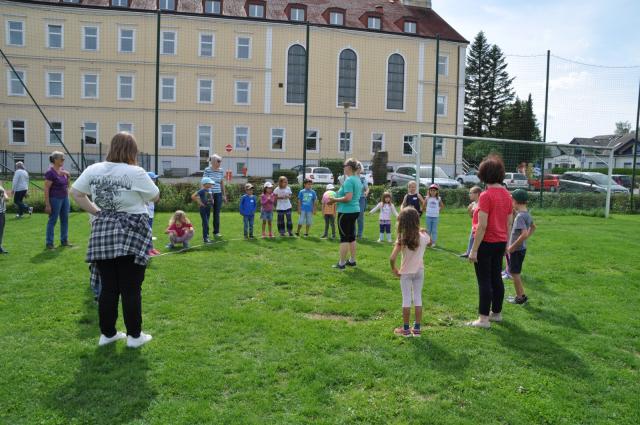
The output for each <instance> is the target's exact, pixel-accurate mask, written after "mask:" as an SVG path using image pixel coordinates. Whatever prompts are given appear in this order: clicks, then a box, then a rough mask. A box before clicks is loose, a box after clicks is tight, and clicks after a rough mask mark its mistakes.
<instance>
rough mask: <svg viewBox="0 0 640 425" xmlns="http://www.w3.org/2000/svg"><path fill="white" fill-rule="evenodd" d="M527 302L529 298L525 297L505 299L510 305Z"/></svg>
mask: <svg viewBox="0 0 640 425" xmlns="http://www.w3.org/2000/svg"><path fill="white" fill-rule="evenodd" d="M527 301H529V297H527V296H526V295H523V296H521V297H509V298H507V302H509V303H511V304H519V305H522V304H526V302H527Z"/></svg>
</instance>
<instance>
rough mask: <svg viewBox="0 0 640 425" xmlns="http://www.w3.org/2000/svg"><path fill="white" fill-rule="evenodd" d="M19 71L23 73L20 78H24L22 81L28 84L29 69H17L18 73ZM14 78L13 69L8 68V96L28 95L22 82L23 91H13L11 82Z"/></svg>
mask: <svg viewBox="0 0 640 425" xmlns="http://www.w3.org/2000/svg"><path fill="white" fill-rule="evenodd" d="M18 72H20V73H22V75H21V76H20V78H21V79H22V81H23V82H24V84H25V85H26V84H27V71H25V70H24V69H16V74H17V73H18ZM12 79H13V71H12V70H10V69H7V95H8V96H20V97H24V96H26V95H27V91H26V90H25V88H24V87H23V86H22V84H20V89H21V93H14V92H13V90H12V84H11V81H12ZM16 81H17V82H18V83H20V80H18V79H16Z"/></svg>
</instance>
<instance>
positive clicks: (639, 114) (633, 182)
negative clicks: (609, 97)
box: [631, 83, 640, 213]
mask: <svg viewBox="0 0 640 425" xmlns="http://www.w3.org/2000/svg"><path fill="white" fill-rule="evenodd" d="M638 121H640V83H638V109H637V111H636V134H635V137H634V138H633V167H632V168H633V171H632V173H631V212H632V213H633V212H634V211H635V210H634V207H633V192H634V190H635V189H636V161H637V160H638V139H639V138H640V137H638Z"/></svg>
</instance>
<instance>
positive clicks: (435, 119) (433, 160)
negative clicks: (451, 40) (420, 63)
mask: <svg viewBox="0 0 640 425" xmlns="http://www.w3.org/2000/svg"><path fill="white" fill-rule="evenodd" d="M439 60H440V34H436V85H435V87H434V89H433V91H434V93H435V94H434V95H433V97H434V98H435V100H434V102H433V105H434V106H433V108H434V110H433V132H434V133H437V132H438V82H439V81H438V76H439V73H438V65H439ZM431 150H432V152H431V184H433V183H434V182H435V178H436V136H433V146H432V149H431ZM416 173H420V170H416ZM417 178H418V179H419V178H420V177H419V176H418V177H417ZM419 191H420V180H418V192H419Z"/></svg>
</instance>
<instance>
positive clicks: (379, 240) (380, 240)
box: [376, 239, 384, 243]
mask: <svg viewBox="0 0 640 425" xmlns="http://www.w3.org/2000/svg"><path fill="white" fill-rule="evenodd" d="M376 242H378V243H380V242H384V240H383V239H378V240H377V241H376Z"/></svg>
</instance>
